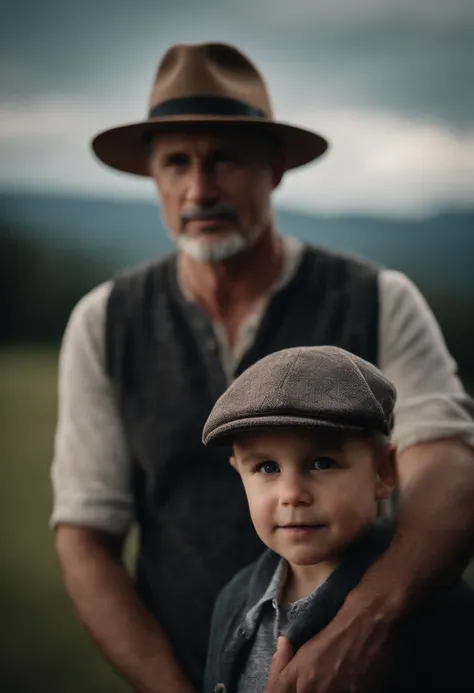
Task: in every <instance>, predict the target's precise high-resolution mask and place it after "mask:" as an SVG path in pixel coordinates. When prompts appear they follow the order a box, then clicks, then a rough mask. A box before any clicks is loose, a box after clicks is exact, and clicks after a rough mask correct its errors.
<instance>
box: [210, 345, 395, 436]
mask: <svg viewBox="0 0 474 693" xmlns="http://www.w3.org/2000/svg"><path fill="white" fill-rule="evenodd" d="M395 401H396V390H395V387H394V385H393V384H392V383H391V382H390V381H389V380H387V378H385V376H384V375H383V374H382V373H381V372H380V371H379V369H378V368H376V367H375V366H373V365H372V364H371V363H369V362H367V361H365V360H364V359H361V358H360V357H358V356H355V355H354V354H351V353H350V352H348V351H345V350H344V349H340V348H339V347H334V346H319V347H296V348H291V349H283V350H282V351H277V352H274V353H272V354H270V355H269V356H266V357H264V358H263V359H261V360H260V361H257V362H256V363H254V364H253V365H252V366H250V367H249V368H248V369H247V370H246V371H244V372H243V373H242V374H241V375H240V376H239V377H238V378H237V379H236V380H235V381H234V382H233V383H232V384H231V385H230V386H229V388H228V389H227V390H226V391H225V392H224V394H223V395H221V397H220V398H219V399H218V400H217V402H216V404H215V405H214V407H213V409H212V411H211V413H210V415H209V417H208V419H207V421H206V423H205V425H204V430H203V436H202V440H203V443H204V444H205V445H227V444H229V443H231V442H232V440H233V438H234V436H235V435H236V434H237V433H239V432H243V431H251V430H256V429H268V428H274V427H278V428H283V427H289V426H291V427H293V426H302V427H305V428H313V427H315V428H326V429H330V430H333V431H337V430H340V431H344V432H346V433H350V432H353V433H354V434H355V435H357V434H360V433H368V432H373V433H380V434H382V435H383V436H387V437H390V434H391V432H392V429H393V410H394V406H395Z"/></svg>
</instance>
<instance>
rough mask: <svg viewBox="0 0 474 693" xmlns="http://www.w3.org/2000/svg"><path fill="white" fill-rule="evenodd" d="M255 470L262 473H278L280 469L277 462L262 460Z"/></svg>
mask: <svg viewBox="0 0 474 693" xmlns="http://www.w3.org/2000/svg"><path fill="white" fill-rule="evenodd" d="M255 471H256V472H260V473H261V474H276V473H277V472H278V471H279V470H278V465H277V463H276V462H262V463H261V464H259V465H257V467H256V469H255Z"/></svg>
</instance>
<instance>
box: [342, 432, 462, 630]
mask: <svg viewBox="0 0 474 693" xmlns="http://www.w3.org/2000/svg"><path fill="white" fill-rule="evenodd" d="M399 476H400V501H399V506H398V511H397V523H396V531H395V535H394V538H393V541H392V543H391V546H390V547H389V549H388V550H387V551H386V552H385V553H384V554H383V555H382V556H381V557H380V558H379V560H378V561H377V562H376V563H374V564H373V565H372V566H371V568H370V569H369V571H368V572H367V573H366V575H365V576H364V579H363V580H362V582H361V583H360V585H359V587H358V588H357V590H355V591H354V595H353V596H354V597H355V598H358V597H360V596H361V595H362V596H363V597H364V598H365V597H367V596H368V595H371V597H370V599H371V600H372V603H377V601H379V606H380V608H381V609H382V612H383V610H384V608H386V609H387V615H388V617H390V610H391V612H392V615H393V617H394V618H396V616H397V614H398V613H403V611H404V610H405V609H406V608H409V607H410V605H411V604H413V603H415V602H416V601H417V600H418V599H419V598H422V597H423V596H424V595H425V594H426V591H427V590H429V589H431V588H436V587H437V586H438V585H441V584H443V583H445V582H447V581H449V580H450V579H453V578H456V577H458V576H459V575H460V574H461V573H462V571H463V570H464V568H465V566H466V563H467V561H468V560H469V558H470V556H471V555H472V553H473V551H474V451H473V450H472V449H471V448H469V447H468V446H467V445H464V444H463V443H461V442H458V441H452V440H446V441H438V442H436V443H430V444H424V445H418V446H414V447H412V448H410V449H408V450H406V452H404V453H403V454H402V455H401V457H400V460H399ZM362 601H364V599H363V600H362Z"/></svg>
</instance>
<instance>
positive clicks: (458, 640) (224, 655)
mask: <svg viewBox="0 0 474 693" xmlns="http://www.w3.org/2000/svg"><path fill="white" fill-rule="evenodd" d="M395 400H396V392H395V388H394V387H393V385H392V384H391V383H390V382H389V381H388V380H387V379H386V378H385V377H384V376H383V375H382V374H381V373H380V371H379V370H378V369H377V368H375V367H374V366H372V365H371V364H369V363H367V362H366V361H363V360H362V359H360V358H358V357H356V356H354V355H352V354H349V353H348V352H346V351H344V350H342V349H338V348H336V347H330V346H324V347H301V348H294V349H286V350H283V351H280V352H277V353H273V354H271V355H270V356H267V357H265V358H264V359H262V360H261V361H259V362H257V363H256V364H254V365H253V366H251V367H250V368H249V369H248V370H246V371H245V372H244V373H243V374H242V375H240V376H239V377H238V378H237V379H236V380H235V381H234V383H233V384H232V385H231V386H230V387H229V388H228V390H227V391H226V392H225V393H224V394H223V395H222V397H221V398H220V399H219V400H218V401H217V403H216V404H215V406H214V408H213V410H212V412H211V414H210V416H209V418H208V420H207V422H206V425H205V427H204V432H203V442H204V443H205V444H206V445H214V444H225V445H229V444H230V445H232V446H233V455H232V457H231V460H230V461H231V464H232V465H233V467H234V468H235V469H236V470H237V472H238V473H239V474H240V476H241V478H242V482H243V485H244V488H245V492H246V494H247V499H248V503H249V509H250V514H251V517H252V520H253V523H254V525H255V529H256V531H257V534H258V535H259V537H260V538H261V540H262V541H263V543H264V544H266V546H267V547H268V551H265V552H264V553H263V554H262V556H261V557H260V559H259V560H258V561H257V562H256V563H254V564H252V565H250V566H248V567H247V568H245V569H244V570H242V571H241V572H240V573H238V574H237V575H236V576H235V577H234V579H233V580H232V581H231V582H230V583H229V584H228V585H227V586H226V587H224V589H223V590H222V592H221V593H220V595H219V597H218V599H217V602H216V606H215V609H214V614H213V619H212V624H211V634H210V641H209V649H208V659H207V666H206V674H205V685H204V689H205V693H213V692H214V691H221V692H222V693H259V692H262V693H263V691H264V690H265V686H266V683H267V678H268V673H269V670H270V665H271V660H272V656H273V654H274V652H275V649H276V645H277V639H278V637H279V636H280V635H285V636H286V637H287V638H288V639H289V640H290V642H291V645H292V647H293V650H294V651H296V650H297V649H298V648H299V647H300V646H301V645H303V644H304V643H305V642H306V641H307V640H309V639H310V638H311V637H313V636H314V635H316V634H317V633H318V632H319V631H320V630H322V629H323V628H324V627H325V626H326V625H327V624H328V623H329V622H330V620H331V619H332V618H333V617H334V616H335V615H336V613H337V611H338V610H339V609H340V607H341V606H342V604H343V602H344V599H345V597H346V596H347V594H348V593H349V592H350V590H351V589H353V588H354V587H355V586H356V585H357V583H358V582H359V581H360V579H361V578H362V576H363V574H364V572H365V571H366V570H367V568H368V567H369V566H370V564H371V563H372V562H373V561H375V560H376V558H377V557H378V556H379V555H380V554H381V553H382V552H383V551H384V550H385V549H386V548H387V546H388V545H389V543H390V539H391V535H392V528H391V523H390V521H387V520H384V521H381V520H377V508H378V504H379V502H380V501H382V500H384V499H388V498H389V497H390V496H391V494H392V492H393V490H394V488H395V486H396V471H395V448H394V446H393V445H392V443H391V442H390V435H391V431H392V426H393V411H394V405H395ZM433 529H435V528H433ZM229 550H232V548H231V547H230V548H229ZM464 626H465V629H464V630H463V628H464ZM473 628H474V593H473V592H472V591H470V590H469V588H468V587H467V585H465V584H464V583H462V582H461V583H459V584H457V585H456V586H455V587H454V588H453V589H450V590H443V591H442V592H440V593H439V594H437V595H436V598H434V597H433V595H432V596H431V597H430V598H429V599H427V600H426V603H423V604H420V605H418V606H417V607H416V608H414V609H413V613H412V614H411V615H410V617H407V618H406V619H405V620H404V622H403V623H402V624H400V627H399V629H398V631H397V632H396V633H394V637H393V641H394V642H393V646H392V649H391V654H392V657H391V667H390V670H389V676H388V677H387V681H386V684H385V683H384V685H383V688H382V690H383V691H390V692H395V691H396V692H398V691H410V690H411V691H446V692H447V691H450V692H451V691H468V690H470V691H472V690H474V677H473V678H472V679H471V678H470V676H469V674H470V672H469V662H470V657H471V656H472V654H474V649H473V648H472V629H473ZM471 650H472V652H471Z"/></svg>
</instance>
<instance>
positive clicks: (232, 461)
mask: <svg viewBox="0 0 474 693" xmlns="http://www.w3.org/2000/svg"><path fill="white" fill-rule="evenodd" d="M229 462H230V464H231V466H232V467H233V468H234V469H235V470H236V471H237V460H236V459H235V457H234V455H231V456H230V457H229Z"/></svg>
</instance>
